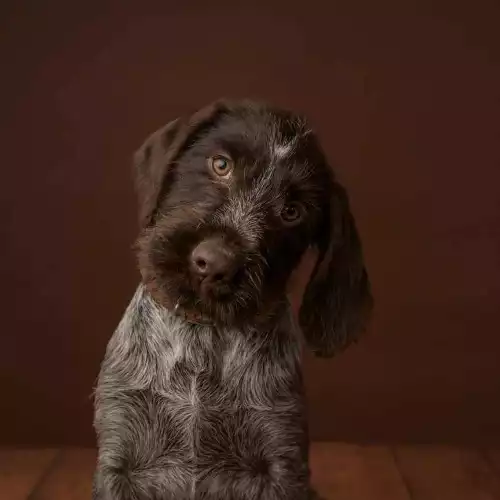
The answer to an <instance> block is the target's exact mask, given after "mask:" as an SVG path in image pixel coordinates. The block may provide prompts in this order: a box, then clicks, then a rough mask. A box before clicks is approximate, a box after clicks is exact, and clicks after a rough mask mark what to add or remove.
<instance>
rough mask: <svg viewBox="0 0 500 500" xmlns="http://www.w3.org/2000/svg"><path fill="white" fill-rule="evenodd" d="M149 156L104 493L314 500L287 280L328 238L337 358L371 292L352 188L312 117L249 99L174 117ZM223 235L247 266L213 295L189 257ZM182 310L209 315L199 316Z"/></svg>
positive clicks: (314, 294) (322, 350)
mask: <svg viewBox="0 0 500 500" xmlns="http://www.w3.org/2000/svg"><path fill="white" fill-rule="evenodd" d="M220 150H224V151H225V152H228V154H230V155H231V157H232V158H233V159H234V162H235V170H234V173H233V176H232V177H231V179H226V180H221V179H214V178H213V177H210V175H208V174H207V171H206V158H207V156H210V155H213V154H215V153H217V152H220ZM136 165H137V168H138V172H137V175H138V187H139V199H140V220H141V227H142V229H141V234H140V237H139V240H138V253H139V264H140V270H141V273H142V276H143V283H142V284H140V285H139V287H138V288H137V291H136V293H135V295H134V297H133V299H132V301H131V303H130V304H129V306H128V308H127V310H126V312H125V315H124V317H123V319H122V320H121V322H120V324H119V326H118V328H117V330H116V332H115V334H114V335H113V337H112V339H111V340H110V342H109V344H108V348H107V352H106V356H105V359H104V361H103V364H102V369H101V373H100V377H99V383H98V387H97V390H96V402H95V405H96V413H95V427H96V431H97V437H98V444H99V458H98V466H97V470H96V474H95V481H94V499H95V500H129V499H130V500H170V499H179V500H195V499H200V500H201V499H206V500H219V499H220V500H222V499H231V500H285V499H286V500H305V499H308V498H311V497H312V495H313V494H312V492H311V490H310V487H309V470H308V437H307V435H308V433H307V422H306V417H305V409H304V398H303V385H302V376H301V368H300V358H301V356H300V352H301V335H300V334H299V330H300V329H299V327H298V325H295V323H294V320H293V319H292V315H291V313H290V309H289V306H288V302H287V300H286V297H285V293H286V283H287V280H288V278H289V276H290V273H291V272H292V270H293V269H294V267H295V266H296V265H297V263H298V261H299V259H300V258H301V256H302V255H303V253H304V251H305V250H306V248H307V247H308V246H310V245H316V246H317V247H318V249H319V253H320V258H319V262H318V265H317V267H316V270H315V272H314V274H313V276H312V278H311V282H310V284H309V286H308V289H307V291H306V295H305V297H304V305H303V307H302V309H301V314H300V319H301V328H302V330H303V333H304V336H305V338H306V340H307V341H308V342H309V344H310V345H311V346H312V348H313V349H314V350H315V351H316V352H318V354H322V355H331V354H332V353H333V352H335V351H336V350H339V349H341V348H343V347H345V346H346V345H348V343H349V342H351V341H352V340H353V339H354V338H355V336H356V334H357V333H358V332H359V331H360V330H361V329H362V324H363V321H364V319H365V318H366V313H367V312H368V311H369V308H370V304H371V301H370V294H369V287H368V280H367V275H366V271H365V269H364V266H363V262H362V255H361V247H360V243H359V238H358V236H357V231H356V228H355V225H354V221H353V218H352V216H351V214H350V211H349V207H348V201H347V197H346V195H345V192H344V190H343V189H342V188H341V186H340V185H339V184H338V183H337V181H336V180H335V179H334V177H333V173H332V171H331V170H330V168H329V167H328V165H327V164H326V161H325V159H324V156H323V154H322V152H321V150H320V148H319V146H318V144H317V142H316V140H315V138H314V135H313V134H312V133H311V132H310V130H309V128H308V127H307V126H306V123H305V120H303V119H302V118H298V117H296V116H295V115H292V114H290V113H287V112H284V111H281V110H274V109H271V108H269V107H267V106H263V105H257V104H253V103H248V102H242V103H241V102H240V103H230V102H227V101H223V102H219V103H215V104H214V105H211V106H209V107H208V108H204V109H203V110H201V111H199V112H197V113H195V114H194V115H192V116H190V117H188V118H185V119H181V120H177V121H176V122H173V123H172V124H169V125H167V126H166V127H163V128H162V129H160V130H159V131H158V132H156V133H155V134H153V135H152V136H151V137H150V138H149V139H148V140H147V141H146V143H145V145H144V146H143V147H142V148H141V150H140V151H139V152H138V153H137V155H136ZM289 199H292V200H294V201H298V202H300V203H301V206H303V207H304V217H303V218H302V220H301V221H300V223H297V224H294V225H286V224H285V225H284V224H283V223H282V222H280V220H281V219H280V215H279V214H280V210H282V209H283V206H284V204H285V203H287V200H289ZM214 234H216V235H217V236H218V237H220V238H221V244H224V245H227V246H228V248H231V251H232V252H234V254H235V255H236V256H237V258H238V259H239V262H240V264H241V266H240V270H239V274H238V276H237V278H235V280H234V281H232V282H231V283H228V284H224V286H225V287H226V288H227V290H223V291H224V294H222V292H221V294H220V295H217V294H215V295H214V296H211V297H208V298H207V297H205V298H200V297H199V296H198V295H197V292H196V288H195V286H194V285H193V281H192V279H191V277H190V275H189V271H188V270H187V269H188V267H189V266H187V265H186V259H187V258H188V255H190V252H191V250H192V248H193V247H194V246H195V245H196V244H197V243H199V242H200V241H202V240H203V239H204V238H207V237H212V236H213V235H214ZM228 291H229V293H227V292H228ZM214 293H215V292H214ZM217 293H218V292H217ZM179 305H181V308H182V310H184V311H185V312H186V314H187V315H188V317H189V315H190V314H194V315H195V317H197V316H196V315H201V316H203V318H205V319H207V318H208V319H209V321H208V322H207V323H206V324H199V323H196V322H195V321H192V317H191V319H185V318H184V317H183V316H182V315H179V314H178V311H177V308H178V307H179Z"/></svg>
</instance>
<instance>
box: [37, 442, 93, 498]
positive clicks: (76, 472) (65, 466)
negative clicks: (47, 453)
mask: <svg viewBox="0 0 500 500" xmlns="http://www.w3.org/2000/svg"><path fill="white" fill-rule="evenodd" d="M96 456H97V453H96V450H94V449H67V450H63V451H62V452H61V454H60V456H59V457H58V458H57V462H56V463H55V464H54V467H52V468H51V470H50V472H49V473H48V474H47V475H46V476H45V477H44V479H43V481H42V482H41V483H40V484H39V485H38V487H37V489H36V491H35V492H34V493H33V495H32V496H31V497H30V500H90V498H92V495H91V493H92V475H93V473H94V469H95V463H96Z"/></svg>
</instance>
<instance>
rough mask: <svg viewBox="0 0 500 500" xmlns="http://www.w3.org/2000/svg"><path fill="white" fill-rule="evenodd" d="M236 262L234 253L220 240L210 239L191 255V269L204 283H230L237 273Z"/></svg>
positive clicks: (198, 246)
mask: <svg viewBox="0 0 500 500" xmlns="http://www.w3.org/2000/svg"><path fill="white" fill-rule="evenodd" d="M235 260H236V259H235V255H234V253H233V252H232V251H231V249H229V248H227V246H226V245H225V244H224V243H223V242H222V241H221V240H220V239H208V240H204V241H202V242H201V243H199V244H198V245H197V246H196V247H195V248H194V250H193V252H192V253H191V269H192V271H193V272H194V273H195V274H196V275H197V276H199V277H200V278H202V279H203V281H208V282H211V283H215V282H219V281H228V280H230V279H231V278H232V277H233V275H234V273H235V271H236V263H235Z"/></svg>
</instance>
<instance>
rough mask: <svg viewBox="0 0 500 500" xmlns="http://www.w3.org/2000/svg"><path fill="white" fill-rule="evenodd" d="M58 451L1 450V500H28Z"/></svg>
mask: <svg viewBox="0 0 500 500" xmlns="http://www.w3.org/2000/svg"><path fill="white" fill-rule="evenodd" d="M56 454H57V450H53V449H50V450H13V449H0V498H2V499H3V498H5V499H8V500H26V498H28V495H29V494H30V492H31V490H32V489H33V488H34V487H35V485H36V484H37V482H38V481H39V480H40V478H41V477H42V476H43V474H44V472H45V471H46V470H47V469H48V467H50V464H51V463H52V461H53V460H54V458H55V457H56Z"/></svg>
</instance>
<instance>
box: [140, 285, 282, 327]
mask: <svg viewBox="0 0 500 500" xmlns="http://www.w3.org/2000/svg"><path fill="white" fill-rule="evenodd" d="M142 286H144V289H145V290H146V291H147V293H148V295H149V296H150V297H151V299H152V300H154V302H155V303H156V304H157V305H158V306H159V307H160V308H162V309H165V310H167V311H169V312H170V314H172V315H173V316H175V317H177V318H179V319H181V320H183V321H184V322H186V323H188V324H190V325H193V326H212V327H218V326H219V327H221V326H222V327H224V325H220V324H219V325H218V324H217V322H216V321H214V320H213V319H212V318H210V317H208V316H206V315H204V314H202V313H199V312H196V311H191V310H188V309H184V308H183V307H182V305H181V303H180V302H177V303H176V304H174V305H173V306H170V305H168V304H165V303H164V301H160V300H158V296H157V294H156V293H155V289H154V288H151V287H150V286H148V285H147V284H143V285H142ZM264 302H265V301H264ZM267 303H268V306H267V307H265V308H264V309H262V310H260V311H259V312H257V314H255V315H252V316H251V317H248V318H246V319H247V320H248V323H249V324H252V325H253V326H254V327H255V326H256V325H259V324H260V325H263V324H267V323H269V322H270V321H272V320H273V319H276V317H277V316H279V315H281V314H283V313H284V311H285V310H287V309H289V308H290V303H289V301H288V299H287V297H286V296H283V299H282V300H278V301H269V302H267ZM226 326H227V325H226ZM234 326H237V327H242V326H244V325H243V324H242V323H240V324H239V325H234Z"/></svg>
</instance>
